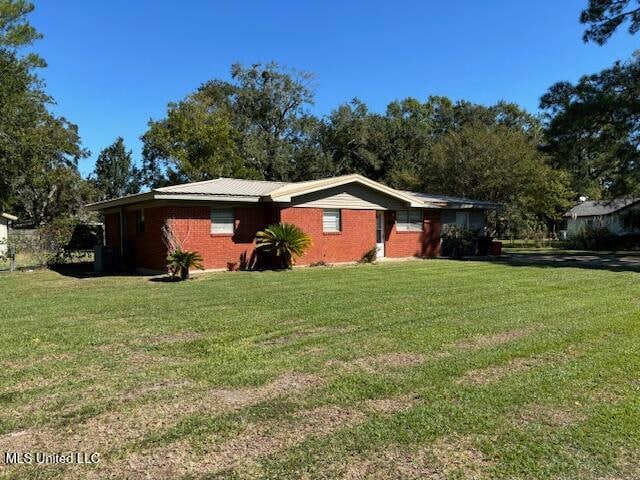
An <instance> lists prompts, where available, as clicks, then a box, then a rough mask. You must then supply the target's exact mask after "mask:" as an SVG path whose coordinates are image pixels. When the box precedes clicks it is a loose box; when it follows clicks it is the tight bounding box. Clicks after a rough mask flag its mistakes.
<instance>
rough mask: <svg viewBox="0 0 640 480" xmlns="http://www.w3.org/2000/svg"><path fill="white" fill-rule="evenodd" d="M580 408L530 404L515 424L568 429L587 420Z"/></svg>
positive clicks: (521, 412) (518, 416)
mask: <svg viewBox="0 0 640 480" xmlns="http://www.w3.org/2000/svg"><path fill="white" fill-rule="evenodd" d="M579 408H580V407H579V406H578V405H576V406H575V408H563V407H560V406H550V405H539V404H530V405H527V406H526V407H525V408H524V409H523V410H521V411H520V412H518V413H517V415H516V418H515V423H516V425H517V426H528V425H531V424H538V425H548V426H550V427H568V426H570V425H573V424H574V423H577V422H581V421H583V420H586V418H587V416H586V415H585V414H584V413H582V412H580V411H579V410H578V409H579Z"/></svg>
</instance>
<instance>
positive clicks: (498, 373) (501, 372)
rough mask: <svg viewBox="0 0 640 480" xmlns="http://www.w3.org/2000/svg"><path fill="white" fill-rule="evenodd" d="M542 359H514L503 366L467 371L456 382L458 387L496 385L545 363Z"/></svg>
mask: <svg viewBox="0 0 640 480" xmlns="http://www.w3.org/2000/svg"><path fill="white" fill-rule="evenodd" d="M547 362H548V360H547V359H545V358H542V357H529V358H516V359H513V360H511V361H509V362H507V363H506V364H504V365H498V366H495V367H487V368H478V369H474V370H469V371H468V372H466V373H465V374H464V375H462V376H461V377H460V378H458V379H457V380H456V383H457V384H459V385H487V384H491V383H496V382H499V381H501V380H502V379H504V378H507V377H509V376H511V375H515V374H518V373H523V372H526V371H528V370H531V369H532V368H535V367H538V366H540V365H543V364H545V363H547Z"/></svg>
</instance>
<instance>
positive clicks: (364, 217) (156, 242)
mask: <svg viewBox="0 0 640 480" xmlns="http://www.w3.org/2000/svg"><path fill="white" fill-rule="evenodd" d="M118 215H119V214H117V213H115V214H108V215H106V216H105V237H106V239H107V245H112V246H114V247H118V246H119V233H118ZM234 215H235V218H236V229H235V233H234V234H212V233H211V220H210V209H209V207H207V206H188V205H187V206H184V205H183V206H179V205H176V206H160V207H153V208H146V209H145V231H144V233H140V232H138V230H137V227H136V212H135V210H130V211H128V212H127V225H126V231H127V244H128V249H129V261H130V262H131V263H132V264H133V265H135V266H137V267H143V268H149V269H155V270H164V269H165V264H166V261H165V260H166V255H167V252H166V248H165V247H164V244H163V243H162V226H163V225H164V223H165V221H166V220H167V219H172V222H173V225H174V231H175V233H176V235H177V237H178V239H179V240H180V241H181V242H182V243H183V248H185V249H186V250H195V251H197V252H199V253H200V255H201V256H202V257H203V260H204V261H203V263H204V266H205V268H207V269H219V268H227V264H228V263H236V264H238V266H240V264H241V263H242V262H246V264H247V266H249V267H250V266H252V265H253V261H254V260H255V254H254V252H255V235H256V232H258V231H259V230H262V229H264V228H265V227H266V226H267V225H269V224H271V223H275V222H278V221H281V222H284V223H293V224H295V225H298V226H299V227H300V228H301V229H302V230H304V231H305V232H306V233H307V234H309V235H310V236H311V240H312V242H313V245H312V247H311V248H310V249H309V251H308V252H307V253H306V254H305V255H304V256H303V257H302V258H300V259H298V260H297V262H296V263H297V264H298V265H308V264H310V263H314V262H320V261H324V262H327V263H335V262H349V261H356V260H359V259H360V258H362V255H363V254H364V253H365V252H366V251H367V250H369V249H370V248H372V247H373V246H375V241H376V233H375V232H376V212H375V210H349V209H342V210H341V215H342V231H341V232H339V233H325V232H323V231H322V209H320V208H295V207H288V208H283V209H277V208H276V207H273V206H249V207H235V208H234ZM439 222H440V214H439V212H438V211H429V210H426V211H425V217H424V231H422V232H398V231H396V228H395V222H394V212H392V211H388V212H385V239H386V241H385V256H387V257H391V258H393V257H396V258H397V257H408V256H436V255H438V254H439V246H440V223H439Z"/></svg>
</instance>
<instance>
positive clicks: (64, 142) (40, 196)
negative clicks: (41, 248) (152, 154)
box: [0, 0, 90, 224]
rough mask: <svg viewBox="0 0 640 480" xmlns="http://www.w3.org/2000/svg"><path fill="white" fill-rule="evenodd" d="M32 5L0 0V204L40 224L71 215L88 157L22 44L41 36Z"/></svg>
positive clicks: (81, 196) (83, 195)
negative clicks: (53, 108)
mask: <svg viewBox="0 0 640 480" xmlns="http://www.w3.org/2000/svg"><path fill="white" fill-rule="evenodd" d="M32 10H33V6H32V5H31V4H29V3H26V2H24V1H13V0H0V171H1V172H2V175H0V208H4V209H9V210H12V211H14V212H15V213H17V214H18V215H21V216H25V217H27V218H30V219H31V220H32V221H33V222H34V223H36V224H40V223H44V222H46V221H49V220H51V219H52V218H54V217H56V216H60V215H66V214H75V213H77V212H78V211H79V210H80V208H81V206H82V205H83V204H84V203H85V202H86V200H87V199H88V198H89V197H88V195H89V192H90V189H89V188H88V186H87V185H86V184H85V183H84V182H85V181H84V180H83V179H82V178H81V177H80V175H79V173H78V171H77V168H76V166H77V161H78V159H79V158H81V157H83V156H86V155H87V152H86V151H85V150H84V149H83V148H82V146H81V143H80V137H79V135H78V128H77V126H76V125H74V124H72V123H70V122H69V121H67V120H66V119H65V118H63V117H58V116H55V115H53V114H52V113H51V112H50V111H49V106H50V105H51V104H52V103H53V100H52V99H51V98H50V97H49V96H48V95H47V94H46V93H45V92H44V85H43V83H42V81H41V80H40V79H39V78H38V77H37V76H36V75H35V74H34V73H33V69H34V67H36V66H43V65H44V62H42V61H40V60H39V58H38V57H37V56H35V55H34V54H29V55H27V56H25V57H22V58H21V57H19V56H18V53H19V50H20V48H21V47H24V46H26V45H29V44H31V43H32V42H33V41H34V40H36V39H38V38H40V36H41V35H40V34H39V33H38V32H36V31H35V29H34V28H33V27H31V26H30V25H29V23H28V21H27V20H26V18H25V16H26V15H27V14H28V13H29V12H31V11H32Z"/></svg>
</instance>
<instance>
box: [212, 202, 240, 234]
mask: <svg viewBox="0 0 640 480" xmlns="http://www.w3.org/2000/svg"><path fill="white" fill-rule="evenodd" d="M234 230H235V217H234V216H233V208H212V209H211V233H233V232H234Z"/></svg>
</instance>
